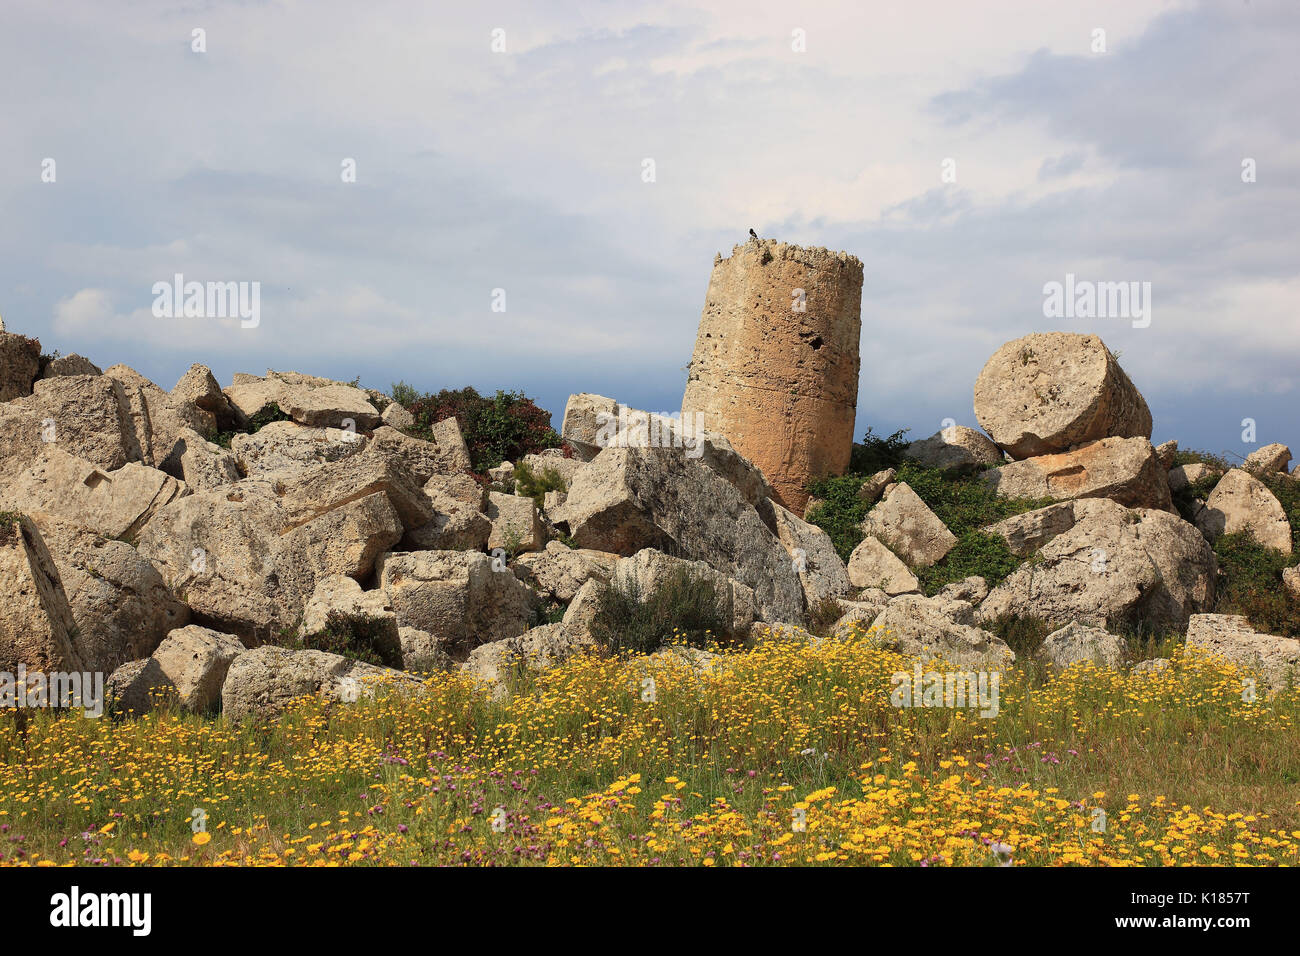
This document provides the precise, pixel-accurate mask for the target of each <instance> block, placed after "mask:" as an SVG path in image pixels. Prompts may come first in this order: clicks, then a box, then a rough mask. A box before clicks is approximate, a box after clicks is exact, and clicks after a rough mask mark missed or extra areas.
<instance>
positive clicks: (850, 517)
mask: <svg viewBox="0 0 1300 956" xmlns="http://www.w3.org/2000/svg"><path fill="white" fill-rule="evenodd" d="M867 477H869V476H867V475H863V474H860V473H853V472H850V473H849V474H847V475H841V476H839V477H832V478H822V479H821V480H820V481H814V482H813V483H812V485H811V486H810V488H809V490H810V491H811V492H812V496H813V497H814V498H820V499H821V504H819V505H816V506H815V507H814V508H813V509H812V511H810V512H809V514H808V521H809V522H811V523H812V524H815V525H816V526H817V527H819V528H821V529H822V530H823V531H825V532H826V533H827V534H828V535H829V536H830V539H831V544H833V545H834V546H835V553H836V554H838V555H839V556H840V560H841V561H843V562H844V563H845V564H847V563H848V561H849V555H851V554H852V553H853V549H854V548H856V547H857V546H858V544H859V542H861V541H862V528H861V527H860V525H861V524H862V519H863V518H865V517H866V516H867V512H868V511H869V510H870V509H869V508H868V506H867V505H866V504H865V503H864V502H863V501H862V499H861V498H859V497H858V490H859V489H860V488H861V487H862V483H863V482H864V481H866V479H867Z"/></svg>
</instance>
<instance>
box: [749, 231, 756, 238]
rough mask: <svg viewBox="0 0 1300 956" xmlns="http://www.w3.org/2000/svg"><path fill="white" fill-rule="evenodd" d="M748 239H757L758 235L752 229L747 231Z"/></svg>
mask: <svg viewBox="0 0 1300 956" xmlns="http://www.w3.org/2000/svg"><path fill="white" fill-rule="evenodd" d="M749 238H751V239H757V238H758V233H756V232H755V231H754V230H753V229H750V230H749Z"/></svg>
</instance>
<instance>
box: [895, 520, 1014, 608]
mask: <svg viewBox="0 0 1300 956" xmlns="http://www.w3.org/2000/svg"><path fill="white" fill-rule="evenodd" d="M1019 566H1020V559H1019V558H1017V557H1016V556H1015V555H1014V554H1012V553H1011V549H1010V548H1008V547H1007V542H1006V540H1005V539H1004V538H1003V537H1002V536H1001V535H998V534H985V533H984V532H983V531H967V532H966V533H965V534H963V535H962V536H961V537H959V538H958V539H957V543H956V544H955V545H954V546H953V549H952V550H951V551H949V552H948V553H947V554H946V555H945V556H944V558H943V560H942V561H939V562H938V563H937V564H934V565H932V566H930V567H928V568H920V569H918V570H917V572H916V577H917V580H919V581H920V582H921V589H922V590H923V591H924V592H925V593H926V594H928V595H930V596H931V597H933V596H934V595H935V594H936V593H938V591H939V589H940V588H942V587H944V586H945V585H947V584H952V583H953V582H955V581H964V580H965V579H966V578H968V577H971V576H972V575H977V576H979V577H981V578H983V579H984V580H985V581H987V582H988V585H989V587H994V586H996V585H998V584H1001V583H1002V581H1003V580H1004V579H1005V578H1006V576H1007V575H1008V574H1010V573H1011V572H1012V571H1014V570H1015V569H1016V568H1018V567H1019Z"/></svg>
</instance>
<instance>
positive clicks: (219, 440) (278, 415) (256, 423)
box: [207, 402, 292, 448]
mask: <svg viewBox="0 0 1300 956" xmlns="http://www.w3.org/2000/svg"><path fill="white" fill-rule="evenodd" d="M287 421H292V419H291V418H290V417H289V416H288V415H287V414H286V413H285V411H284V409H282V408H281V407H280V406H279V405H277V404H276V403H275V402H272V403H271V404H270V405H267V406H265V407H264V408H262V410H261V411H259V412H257V413H256V414H254V415H251V416H249V418H248V420H247V421H246V422H245V423H244V425H243V427H241V428H233V429H231V430H230V431H215V432H210V433H209V434H208V435H207V439H208V441H210V442H212V443H213V444H214V445H220V446H221V447H222V448H229V447H230V443H231V441H232V440H233V439H234V437H235V436H236V435H254V434H256V433H257V432H260V431H261V430H262V429H263V428H265V427H266V426H267V425H269V424H271V423H272V422H287Z"/></svg>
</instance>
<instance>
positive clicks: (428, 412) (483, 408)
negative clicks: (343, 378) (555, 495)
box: [399, 383, 561, 474]
mask: <svg viewBox="0 0 1300 956" xmlns="http://www.w3.org/2000/svg"><path fill="white" fill-rule="evenodd" d="M399 384H401V383H399ZM413 391H414V390H412V393H413ZM407 397H408V398H409V397H410V394H409V393H408V394H407ZM402 404H403V405H406V409H407V411H409V412H410V413H411V414H412V415H414V416H415V424H414V426H412V427H411V428H409V429H407V432H408V433H409V434H411V435H414V436H415V437H417V438H424V439H426V440H427V439H430V438H432V432H433V426H434V425H435V424H437V423H438V422H440V421H442V420H443V419H445V418H453V417H454V418H455V419H456V422H457V424H459V425H460V431H461V435H463V436H464V438H465V445H466V446H467V447H468V448H469V457H470V463H471V467H472V468H473V469H474V471H476V472H478V473H479V474H483V473H484V472H486V471H487V470H488V469H489V468H495V467H496V466H497V465H499V464H501V462H503V461H518V460H519V459H520V458H522V457H523V456H524V455H529V454H535V453H536V452H539V451H542V450H544V449H547V448H558V447H560V444H561V443H560V436H559V435H557V434H556V433H555V429H553V428H552V427H551V416H550V415H549V414H548V413H547V412H545V411H543V410H542V409H540V408H538V407H537V405H536V403H535V402H533V400H532V399H531V398H528V397H527V396H525V395H524V394H523V393H522V392H506V391H500V390H498V391H497V393H496V394H495V395H493V396H492V397H491V398H486V397H484V396H482V395H480V394H479V393H478V392H477V391H475V390H474V389H473V388H468V387H467V388H462V389H443V390H442V391H441V392H438V393H437V394H435V395H424V396H422V397H419V398H414V399H412V401H411V402H410V404H409V405H408V404H407V403H406V402H403V403H402Z"/></svg>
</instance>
